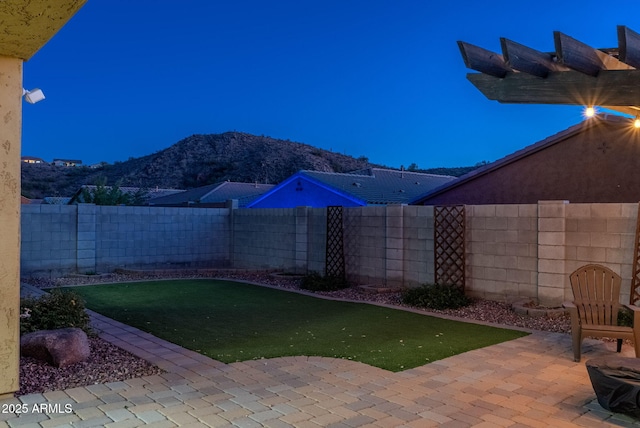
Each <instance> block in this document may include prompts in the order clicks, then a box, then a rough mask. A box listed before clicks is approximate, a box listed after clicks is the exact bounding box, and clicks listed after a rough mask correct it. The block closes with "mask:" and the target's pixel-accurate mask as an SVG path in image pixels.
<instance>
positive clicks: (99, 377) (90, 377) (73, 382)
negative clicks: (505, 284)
mask: <svg viewBox="0 0 640 428" xmlns="http://www.w3.org/2000/svg"><path fill="white" fill-rule="evenodd" d="M169 278H225V279H237V280H243V281H250V282H255V283H259V284H265V285H270V286H274V287H280V288H286V289H291V290H298V289H299V279H296V278H295V277H286V276H277V275H271V274H269V273H234V272H229V271H194V272H191V273H189V272H185V271H180V272H167V271H164V272H161V273H136V274H110V275H87V276H69V277H63V278H57V279H43V278H24V279H23V280H22V281H23V282H24V283H26V284H31V285H33V286H36V287H38V288H43V289H46V288H51V287H59V286H72V285H85V284H100V283H113V282H125V281H141V280H154V279H169ZM317 294H322V295H325V296H328V297H334V298H341V299H349V300H355V301H369V302H376V303H381V304H387V305H394V306H404V305H403V304H402V303H401V301H400V293H399V292H385V293H375V292H371V291H368V290H364V289H362V288H359V287H352V288H348V289H345V290H339V291H333V292H322V293H317ZM414 309H415V308H414ZM425 312H426V311H425ZM429 312H432V313H438V314H442V315H446V316H452V317H458V318H463V319H469V320H477V321H482V322H487V323H493V324H500V325H504V326H514V327H519V328H525V329H530V330H540V331H550V332H557V333H569V332H570V331H571V325H570V321H569V317H568V316H567V315H562V316H558V317H544V316H543V317H532V316H528V315H521V314H518V313H516V312H515V311H514V310H513V309H512V308H511V305H509V304H506V303H499V302H492V301H487V300H475V301H474V302H473V303H472V304H471V305H469V306H467V307H464V308H461V309H456V310H442V311H429ZM90 346H91V357H90V358H89V360H88V361H85V362H83V363H78V364H74V365H71V366H68V367H66V368H64V369H58V368H55V367H52V366H49V365H48V364H46V363H43V362H40V361H37V360H34V359H32V358H25V357H21V358H20V390H19V392H18V393H17V395H23V394H29V393H35V392H46V391H55V390H62V389H67V388H73V387H77V386H86V385H91V384H97V383H107V382H115V381H122V380H126V379H131V378H135V377H141V376H148V375H153V374H159V373H161V372H162V371H161V370H160V369H158V368H157V367H155V366H153V365H152V364H150V363H148V362H147V361H145V360H143V359H140V358H138V357H136V356H134V355H132V354H130V353H128V352H126V351H124V350H122V349H120V348H118V347H116V346H114V345H112V344H110V343H109V342H106V341H104V340H102V339H100V338H99V337H92V338H91V339H90Z"/></svg>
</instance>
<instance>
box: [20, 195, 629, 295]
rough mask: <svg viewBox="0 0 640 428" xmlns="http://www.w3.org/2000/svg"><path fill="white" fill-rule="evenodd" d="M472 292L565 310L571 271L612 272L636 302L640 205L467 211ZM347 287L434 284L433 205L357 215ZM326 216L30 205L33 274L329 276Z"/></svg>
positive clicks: (350, 229) (350, 223)
mask: <svg viewBox="0 0 640 428" xmlns="http://www.w3.org/2000/svg"><path fill="white" fill-rule="evenodd" d="M466 210H467V248H466V257H467V281H466V283H467V285H466V286H467V291H468V293H469V294H470V295H473V296H478V297H483V298H487V299H493V300H500V301H514V300H521V299H523V298H529V299H533V300H537V301H538V302H540V303H542V304H546V305H549V306H557V305H559V304H561V303H562V301H564V300H567V299H570V298H571V289H570V286H569V274H570V273H571V272H573V270H575V269H576V268H578V267H579V266H581V265H584V264H587V263H601V264H604V265H606V266H609V267H610V268H612V269H613V270H614V271H616V272H618V273H620V275H621V276H622V278H623V297H622V299H621V300H622V301H623V302H627V301H628V299H629V288H630V282H631V276H632V264H633V253H634V241H635V233H636V230H635V229H636V222H637V211H638V205H637V204H570V203H568V202H566V201H542V202H540V203H538V204H531V205H482V206H467V207H466ZM343 216H344V217H343V220H344V253H345V261H346V268H347V278H348V279H349V280H350V281H352V282H354V283H359V284H374V285H386V286H390V285H404V286H414V285H418V284H424V283H428V282H433V277H434V267H433V263H434V260H433V253H434V248H433V207H427V206H400V205H396V206H386V207H385V206H371V207H358V208H345V209H344V211H343ZM325 251H326V209H324V208H308V207H298V208H290V209H226V208H224V209H214V208H211V209H192V208H156V207H97V206H93V205H79V206H55V205H24V206H23V207H22V252H21V265H22V266H21V268H22V274H23V275H45V276H46V275H59V274H65V273H70V272H80V273H85V272H90V271H97V272H101V271H110V270H112V269H113V268H116V267H144V266H154V267H169V268H170V267H177V266H190V267H193V266H196V267H197V266H206V267H234V268H246V269H283V270H285V271H288V272H292V273H306V272H309V271H316V272H319V273H322V274H324V269H325Z"/></svg>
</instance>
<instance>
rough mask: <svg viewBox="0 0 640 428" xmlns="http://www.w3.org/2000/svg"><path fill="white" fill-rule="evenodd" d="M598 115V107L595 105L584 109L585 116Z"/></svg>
mask: <svg viewBox="0 0 640 428" xmlns="http://www.w3.org/2000/svg"><path fill="white" fill-rule="evenodd" d="M595 115H596V109H595V107H593V106H589V107H587V108H585V109H584V116H585V117H593V116H595Z"/></svg>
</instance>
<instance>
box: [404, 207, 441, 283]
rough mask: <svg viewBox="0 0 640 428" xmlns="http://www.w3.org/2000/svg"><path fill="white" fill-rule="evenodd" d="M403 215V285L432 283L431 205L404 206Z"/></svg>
mask: <svg viewBox="0 0 640 428" xmlns="http://www.w3.org/2000/svg"><path fill="white" fill-rule="evenodd" d="M403 215H404V219H403V239H404V245H403V259H404V285H406V286H409V287H412V286H417V285H421V284H433V282H434V277H435V271H434V256H435V254H434V251H435V250H434V240H433V239H434V230H433V226H434V225H433V223H434V222H433V207H430V206H405V207H403Z"/></svg>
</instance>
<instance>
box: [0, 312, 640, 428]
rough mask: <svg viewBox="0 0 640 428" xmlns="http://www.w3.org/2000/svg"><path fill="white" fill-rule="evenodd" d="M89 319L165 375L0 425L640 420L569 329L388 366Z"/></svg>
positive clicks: (5, 417)
mask: <svg viewBox="0 0 640 428" xmlns="http://www.w3.org/2000/svg"><path fill="white" fill-rule="evenodd" d="M92 316H93V319H94V325H95V327H96V328H97V329H98V330H99V331H101V332H102V333H101V336H102V337H103V338H104V339H106V340H108V341H110V342H112V343H114V344H115V345H117V346H120V347H121V348H123V349H125V350H127V351H129V352H132V353H134V354H136V355H139V356H141V357H143V358H145V359H147V360H149V361H151V362H152V363H154V364H156V365H158V366H159V367H161V368H162V369H164V370H166V373H164V374H162V375H155V376H148V377H143V378H136V379H131V380H127V381H123V382H112V383H107V384H99V385H91V386H87V387H80V388H73V389H68V390H65V391H55V392H48V393H44V394H29V395H24V396H21V397H18V398H12V399H7V400H2V401H0V411H1V410H2V408H3V407H4V406H3V405H9V404H27V405H28V407H29V408H32V407H33V405H34V404H39V403H48V404H53V405H55V404H58V405H59V406H58V407H57V408H58V409H64V405H65V404H70V405H71V409H72V411H71V412H70V413H65V412H64V411H58V412H53V413H34V412H28V413H26V414H20V415H16V414H13V413H8V412H6V411H3V412H2V413H0V427H2V426H9V427H16V426H22V427H59V426H66V427H94V426H100V427H101V426H106V427H137V426H152V427H173V426H188V427H197V426H200V427H263V426H264V427H313V428H318V427H344V428H347V427H364V426H367V427H429V426H442V427H467V426H480V427H482V426H486V427H495V426H505V427H508V426H511V427H517V426H519V427H523V426H531V427H549V426H553V427H576V426H577V427H602V426H616V427H619V426H628V427H640V421H636V420H634V419H632V418H630V417H627V416H624V415H620V414H612V413H610V412H607V411H605V410H604V409H602V407H600V405H599V404H598V403H597V401H595V394H594V392H593V389H592V387H591V384H590V382H589V378H588V375H587V371H586V367H585V364H584V362H585V361H586V360H587V359H589V358H593V357H597V356H601V355H606V354H609V353H613V352H614V347H615V343H613V342H611V343H605V342H601V341H596V340H586V341H585V343H584V345H583V360H582V362H581V363H575V362H573V353H572V351H571V337H570V335H567V334H557V333H546V332H534V333H533V334H531V335H529V336H526V337H523V338H520V339H516V340H513V341H510V342H505V343H501V344H498V345H494V346H490V347H486V348H482V349H478V350H475V351H470V352H467V353H464V354H460V355H456V356H453V357H450V358H447V359H444V360H440V361H436V362H433V363H430V364H426V365H424V366H421V367H417V368H415V369H411V370H407V371H404V372H400V373H391V372H388V371H385V370H382V369H379V368H376V367H371V366H368V365H365V364H362V363H358V362H354V361H349V360H341V359H333V358H321V357H302V356H301V357H285V358H275V359H269V360H255V361H246V362H240V363H233V364H224V363H221V362H219V361H215V360H212V359H210V358H208V357H205V356H202V355H200V354H198V353H195V352H192V351H189V350H186V349H184V348H181V347H179V346H177V345H174V344H172V343H169V342H166V341H164V340H161V339H158V338H156V337H154V336H152V335H150V334H148V333H144V332H142V331H140V330H137V329H135V328H132V327H129V326H127V325H124V324H121V323H119V322H117V321H114V320H111V319H109V318H106V317H103V316H101V315H98V314H92ZM623 355H626V356H631V355H633V348H632V347H631V346H628V345H625V346H624V347H623ZM54 408H55V407H54Z"/></svg>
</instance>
